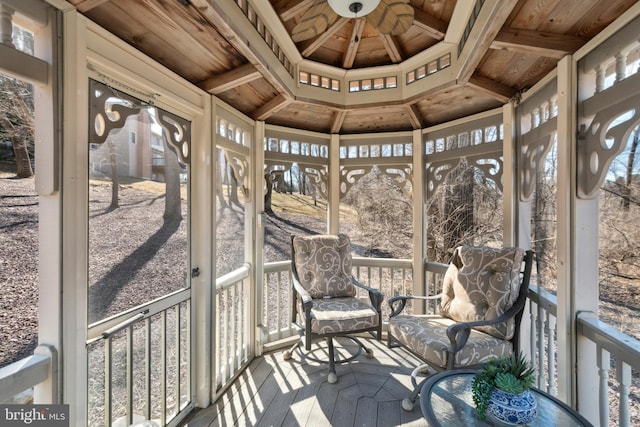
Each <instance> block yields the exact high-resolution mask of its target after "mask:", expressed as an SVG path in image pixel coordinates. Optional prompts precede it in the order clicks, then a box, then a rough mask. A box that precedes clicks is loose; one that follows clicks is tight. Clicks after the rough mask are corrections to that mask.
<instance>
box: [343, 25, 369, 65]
mask: <svg viewBox="0 0 640 427" xmlns="http://www.w3.org/2000/svg"><path fill="white" fill-rule="evenodd" d="M365 24H366V21H365V20H364V18H358V19H356V20H354V21H353V28H352V29H351V37H349V43H348V44H347V49H346V50H345V52H344V57H343V58H342V68H347V69H348V68H351V67H353V63H354V62H355V60H356V53H358V47H359V46H360V40H361V39H362V32H363V31H364V26H365Z"/></svg>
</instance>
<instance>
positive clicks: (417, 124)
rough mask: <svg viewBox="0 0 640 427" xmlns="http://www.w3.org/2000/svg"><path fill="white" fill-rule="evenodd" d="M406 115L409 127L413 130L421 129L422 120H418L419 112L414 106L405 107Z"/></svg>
mask: <svg viewBox="0 0 640 427" xmlns="http://www.w3.org/2000/svg"><path fill="white" fill-rule="evenodd" d="M406 110H407V114H408V116H409V121H410V122H411V126H412V127H413V129H414V130H415V129H422V119H421V118H420V110H419V109H418V107H417V106H416V104H409V105H407V108H406Z"/></svg>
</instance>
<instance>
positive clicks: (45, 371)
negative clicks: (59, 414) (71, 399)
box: [0, 344, 58, 403]
mask: <svg viewBox="0 0 640 427" xmlns="http://www.w3.org/2000/svg"><path fill="white" fill-rule="evenodd" d="M57 358H58V353H57V351H56V350H55V348H54V347H52V346H48V345H43V344H40V345H39V346H38V347H36V349H35V351H34V354H33V355H31V356H28V357H25V358H24V359H21V360H18V361H17V362H13V363H11V364H9V365H7V366H5V367H3V368H0V403H15V402H16V399H15V397H16V396H17V395H19V394H22V393H24V392H26V391H29V390H30V389H31V388H33V387H35V386H37V385H39V384H41V383H43V382H45V381H50V390H48V394H49V395H50V397H51V400H52V403H58V402H57V400H58V393H57V388H58V385H57V382H56V380H55V379H56V378H57V376H58V375H57V365H58V362H57ZM27 400H30V399H27Z"/></svg>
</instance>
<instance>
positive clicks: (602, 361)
mask: <svg viewBox="0 0 640 427" xmlns="http://www.w3.org/2000/svg"><path fill="white" fill-rule="evenodd" d="M597 352H598V353H597V357H596V360H597V364H598V376H599V377H600V382H599V385H600V392H599V393H598V394H599V396H598V397H599V399H598V405H599V407H600V425H601V426H608V425H609V367H610V366H611V358H610V357H609V352H608V351H607V350H605V349H604V348H602V347H600V346H598V350H597Z"/></svg>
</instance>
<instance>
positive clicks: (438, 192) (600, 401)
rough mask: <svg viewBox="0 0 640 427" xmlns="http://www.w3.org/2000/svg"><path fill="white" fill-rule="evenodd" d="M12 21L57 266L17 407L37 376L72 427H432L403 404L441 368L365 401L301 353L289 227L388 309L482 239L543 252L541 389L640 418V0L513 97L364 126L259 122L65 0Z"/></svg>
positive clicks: (18, 386) (533, 299) (403, 369)
mask: <svg viewBox="0 0 640 427" xmlns="http://www.w3.org/2000/svg"><path fill="white" fill-rule="evenodd" d="M0 8H1V9H0V12H2V22H3V25H2V26H0V30H1V31H2V35H3V44H2V45H0V71H2V73H3V74H7V75H10V76H14V77H17V78H21V79H23V80H25V81H27V82H30V83H31V84H33V85H34V88H35V89H34V91H35V94H36V96H35V98H34V99H35V101H34V102H35V118H36V119H35V135H36V136H35V141H36V142H35V144H36V145H35V147H36V151H37V159H38V160H37V162H36V165H35V168H36V171H35V172H36V178H35V184H34V185H35V190H36V192H37V194H38V197H39V206H38V218H39V231H38V245H39V253H40V255H39V258H38V265H37V268H38V270H39V283H38V288H39V305H38V308H39V314H38V345H37V347H36V349H35V351H34V354H33V355H31V356H28V357H27V358H25V359H22V360H19V361H15V362H13V363H11V364H9V365H7V366H5V367H3V368H0V402H4V403H6V402H12V401H13V400H12V399H14V396H16V395H19V394H21V393H23V392H24V391H25V390H30V389H32V388H33V394H32V396H33V401H32V402H33V403H36V404H56V403H60V404H67V405H69V416H70V425H74V426H75V425H78V426H81V425H91V426H94V425H96V426H97V425H105V426H116V425H117V426H128V425H132V424H134V423H136V422H142V421H143V420H151V421H153V422H154V423H156V424H157V425H162V426H164V425H170V426H176V425H185V424H186V425H190V426H195V425H272V424H275V425H302V424H309V425H312V424H313V423H314V422H318V423H320V424H322V423H325V422H326V423H332V422H335V419H333V418H332V417H333V416H334V413H335V414H336V415H335V416H336V417H337V416H338V414H342V413H349V414H351V415H350V416H351V417H352V418H349V419H352V420H353V421H352V424H353V425H359V424H361V423H363V424H365V425H370V423H373V422H375V423H377V425H426V424H425V422H424V419H423V417H422V414H421V412H420V409H419V408H418V407H416V408H415V409H414V410H413V411H412V412H403V411H402V410H400V409H399V407H398V405H399V403H398V402H399V401H400V400H401V397H399V396H400V395H401V394H402V392H403V391H406V392H408V391H410V390H409V386H408V373H410V372H411V370H412V369H413V368H414V367H415V366H416V364H417V363H418V362H417V359H416V358H415V357H413V356H411V355H410V354H409V353H407V352H405V351H403V350H401V349H389V348H387V347H386V346H385V345H384V343H385V341H384V339H383V340H382V341H381V342H380V343H374V345H375V348H376V350H375V358H374V359H373V360H369V359H366V360H365V359H364V358H359V359H357V361H356V362H354V363H352V364H349V365H343V366H340V367H339V369H342V370H344V372H346V373H347V375H345V376H344V378H342V379H341V380H340V382H338V384H336V386H338V387H339V390H341V393H342V394H341V396H344V397H345V399H344V400H342V399H341V400H340V401H338V403H340V402H342V406H340V404H338V403H336V400H335V396H333V399H334V400H333V405H334V406H330V407H327V406H325V405H327V403H326V402H327V401H326V400H323V399H324V398H328V399H329V401H331V396H332V389H331V387H332V385H331V384H328V383H327V382H326V372H325V370H324V368H323V367H322V366H321V365H314V364H308V365H307V364H304V363H301V362H300V360H299V359H298V360H297V361H284V360H282V356H281V353H280V352H281V351H282V350H283V349H284V348H286V347H287V346H290V345H291V343H292V342H293V341H294V340H295V339H297V337H298V335H297V331H296V329H295V328H294V327H293V326H292V324H291V307H292V299H291V298H292V285H291V281H290V274H291V273H290V257H291V253H290V246H289V245H290V240H289V239H290V236H291V235H292V234H321V233H331V234H335V233H339V232H342V233H346V234H348V235H350V236H351V239H352V242H353V246H354V253H353V263H354V267H353V270H354V271H353V273H354V275H355V276H356V277H357V278H358V280H360V281H361V282H362V283H364V284H366V285H367V286H370V287H373V288H376V289H379V290H380V291H381V292H382V293H383V294H384V295H385V302H384V303H383V307H384V311H383V321H386V320H388V315H389V308H388V306H387V304H386V300H387V299H388V298H389V297H391V296H395V295H406V294H412V295H427V296H428V295H435V294H438V293H439V292H440V290H441V286H442V278H443V275H444V272H445V271H446V268H447V262H448V260H449V257H450V255H451V251H452V250H453V248H455V247H456V246H457V245H459V244H462V243H468V244H474V245H487V246H493V247H502V246H519V247H522V248H527V249H529V248H530V249H532V250H534V251H535V261H534V272H533V278H532V282H531V286H530V290H529V296H528V304H527V308H526V309H525V310H526V313H525V315H524V317H523V327H522V330H523V332H522V337H521V342H523V343H524V351H525V353H526V354H527V356H528V357H529V358H530V360H531V362H532V363H533V365H534V366H535V368H536V372H537V383H536V387H538V388H539V389H541V390H544V391H546V392H548V393H549V394H551V395H553V396H556V397H557V398H558V399H560V400H561V401H563V402H565V403H567V404H568V405H569V406H571V407H573V408H574V409H576V410H577V411H578V412H579V413H580V414H582V415H583V416H584V417H585V418H586V419H587V420H589V421H590V422H591V423H592V424H593V425H599V426H608V425H619V426H631V425H637V424H640V374H639V370H640V341H639V339H640V333H639V332H638V331H640V324H639V323H638V316H637V314H638V310H639V309H640V303H639V302H638V298H640V296H639V295H638V293H634V292H636V291H629V294H626V295H622V293H621V292H620V289H621V288H625V289H626V288H628V289H637V288H638V286H639V285H638V283H639V280H638V267H637V265H638V258H637V253H638V236H640V232H638V230H637V227H636V224H637V223H638V218H640V212H639V209H640V208H639V207H638V202H637V201H638V200H639V197H640V196H639V192H638V191H639V190H638V176H639V174H638V166H637V164H636V163H637V162H634V156H635V149H636V147H637V143H638V141H639V140H640V136H639V135H640V128H639V126H640V117H639V115H638V110H637V106H638V105H640V81H639V80H640V71H639V70H640V67H639V64H640V42H639V39H638V36H637V29H638V28H640V6H639V5H638V4H637V3H636V4H633V5H632V6H631V7H629V9H628V10H627V11H626V12H624V13H623V14H621V15H620V17H619V18H618V19H616V20H615V21H614V22H613V23H612V24H611V25H609V26H608V27H606V29H605V30H603V31H602V32H601V33H599V34H598V36H597V37H594V38H593V39H592V40H591V41H589V42H588V43H586V44H585V45H584V46H583V47H581V48H580V49H579V50H578V51H576V52H575V53H573V54H570V55H566V56H564V57H563V58H562V59H561V60H560V61H559V62H558V65H557V67H556V68H555V69H554V71H553V72H551V73H549V74H547V75H546V76H545V77H544V78H542V79H540V81H539V82H538V83H537V84H536V85H535V86H533V87H531V88H529V89H528V90H526V91H522V93H519V94H518V96H515V97H513V98H511V99H509V100H508V101H507V102H505V103H504V105H503V106H502V107H499V108H491V109H487V110H486V111H483V112H480V113H477V114H473V115H469V116H467V117H464V118H461V119H456V120H453V121H448V122H446V123H442V124H437V125H434V126H428V127H420V128H417V129H415V130H412V131H394V132H375V133H366V132H363V133H348V134H340V133H323V132H315V131H309V130H300V129H296V128H293V127H286V126H280V125H275V124H268V123H266V122H265V121H262V120H254V119H252V118H250V117H248V116H247V115H245V114H243V113H242V112H240V111H238V110H237V109H235V108H233V107H231V106H230V105H229V104H227V103H225V102H224V101H222V100H220V99H218V98H217V97H216V96H215V95H212V94H210V93H208V92H206V91H203V90H202V89H201V88H199V87H197V86H195V85H193V84H191V83H190V82H188V81H186V80H185V79H183V78H181V77H180V76H178V75H176V74H175V73H173V72H172V71H171V70H169V69H167V68H166V67H164V66H163V65H161V64H160V63H158V62H157V61H155V60H153V59H151V58H150V57H148V56H146V55H145V54H143V53H141V52H140V51H139V50H137V49H135V48H134V47H132V46H131V45H129V44H126V43H124V42H123V41H121V40H120V39H118V38H117V37H116V36H114V34H112V33H111V32H110V31H108V30H107V29H105V28H103V27H100V26H99V25H97V24H96V23H95V22H93V21H91V20H89V19H87V18H86V17H85V16H83V15H82V14H80V13H79V12H78V11H77V10H76V7H75V6H73V5H71V4H70V3H67V2H65V1H58V0H51V1H47V2H44V1H43V2H41V1H37V0H32V1H29V2H25V3H20V2H17V1H5V0H0ZM8 24H12V25H19V26H23V27H25V28H28V29H31V30H32V31H33V33H34V35H35V36H34V40H35V49H34V53H32V54H25V53H24V52H21V51H19V49H18V48H17V47H15V46H12V45H11V43H10V42H6V40H7V37H5V36H6V35H7V34H8V30H7V28H11V25H8ZM7 25H8V26H7ZM251 28H253V27H251ZM9 39H10V37H9ZM439 55H440V53H439ZM449 60H450V61H452V63H451V64H450V65H449V66H451V67H456V63H455V58H454V59H451V58H450V59H449ZM440 78H442V77H441V76H438V75H437V74H434V75H433V76H427V77H425V82H427V81H429V79H440ZM432 81H434V82H435V83H434V84H437V82H438V81H437V80H432ZM319 90H322V89H319ZM381 102H382V101H381ZM437 309H438V307H437V306H436V305H435V304H434V305H429V304H426V305H425V304H414V305H413V306H412V307H410V310H412V312H413V313H433V312H436V311H437ZM383 333H384V326H383ZM319 351H320V352H322V351H323V350H322V349H321V350H319ZM361 359H362V360H361ZM356 386H357V387H356ZM368 386H371V387H374V388H372V389H371V390H375V391H372V392H371V393H370V395H369V394H367V392H366V390H369V388H368ZM287 387H288V388H287ZM356 389H357V390H358V391H357V392H356V391H354V390H356ZM293 390H295V393H294V392H293ZM313 396H315V397H313ZM306 398H311V399H312V400H311V402H312V403H310V404H309V401H306V400H305V399H306ZM349 399H352V400H353V401H358V402H359V404H358V405H353V404H352V402H351V403H350V400H349ZM305 402H306V403H305ZM345 402H347V403H349V405H347V404H346V403H345ZM360 403H361V404H360ZM314 405H315V406H314ZM329 405H331V404H329ZM347 406H348V407H347ZM374 407H375V410H372V408H374ZM298 408H299V409H298ZM389 408H393V410H391V409H389ZM396 409H399V410H398V411H396ZM298 410H299V412H297V411H298ZM314 411H316V412H314ZM371 411H373V412H375V413H376V414H377V417H376V418H375V420H373V418H368V417H370V416H371V413H370V412H371ZM390 414H391V415H390ZM298 416H299V417H300V418H298ZM386 416H388V417H389V418H385V417H386ZM317 417H320V418H317ZM321 417H325V418H321ZM336 419H337V418H336ZM332 420H333V421H332ZM372 420H373V421H372Z"/></svg>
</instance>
